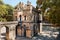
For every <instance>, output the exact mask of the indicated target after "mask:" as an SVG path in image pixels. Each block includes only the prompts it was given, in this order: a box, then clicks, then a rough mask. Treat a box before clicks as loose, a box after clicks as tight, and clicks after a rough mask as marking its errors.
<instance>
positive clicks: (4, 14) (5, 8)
mask: <svg viewBox="0 0 60 40" xmlns="http://www.w3.org/2000/svg"><path fill="white" fill-rule="evenodd" d="M0 2H1V3H0V21H12V20H13V16H12V15H13V7H12V6H11V5H8V4H2V3H3V2H2V0H0ZM9 18H10V19H9Z"/></svg>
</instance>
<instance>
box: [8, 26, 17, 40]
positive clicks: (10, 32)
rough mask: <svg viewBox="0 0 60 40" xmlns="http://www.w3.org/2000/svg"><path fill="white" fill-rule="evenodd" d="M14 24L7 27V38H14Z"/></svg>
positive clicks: (10, 39) (11, 39)
mask: <svg viewBox="0 0 60 40" xmlns="http://www.w3.org/2000/svg"><path fill="white" fill-rule="evenodd" d="M15 37H16V35H15V25H11V26H10V27H9V40H15Z"/></svg>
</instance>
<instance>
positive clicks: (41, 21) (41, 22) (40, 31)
mask: <svg viewBox="0 0 60 40" xmlns="http://www.w3.org/2000/svg"><path fill="white" fill-rule="evenodd" d="M40 20H41V23H40V33H41V32H42V26H43V25H42V20H43V19H42V14H40Z"/></svg>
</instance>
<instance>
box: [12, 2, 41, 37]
mask: <svg viewBox="0 0 60 40" xmlns="http://www.w3.org/2000/svg"><path fill="white" fill-rule="evenodd" d="M33 9H35V7H33V6H32V5H31V2H29V1H27V4H24V3H23V2H20V3H19V4H18V5H17V6H15V8H14V12H13V18H14V21H18V22H19V23H20V24H19V25H17V26H18V27H17V29H16V31H17V32H16V34H17V35H20V36H26V37H31V36H33V35H36V34H37V33H38V30H39V29H40V28H39V29H38V27H37V23H35V22H36V20H37V15H36V12H35V11H34V10H33Z"/></svg>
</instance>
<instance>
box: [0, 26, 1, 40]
mask: <svg viewBox="0 0 60 40" xmlns="http://www.w3.org/2000/svg"><path fill="white" fill-rule="evenodd" d="M0 40H1V26H0Z"/></svg>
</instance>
